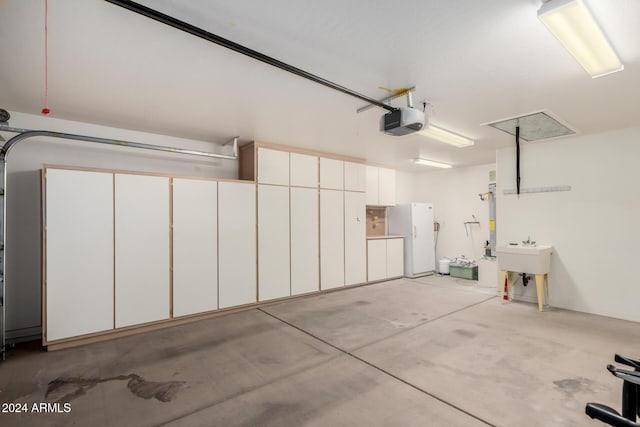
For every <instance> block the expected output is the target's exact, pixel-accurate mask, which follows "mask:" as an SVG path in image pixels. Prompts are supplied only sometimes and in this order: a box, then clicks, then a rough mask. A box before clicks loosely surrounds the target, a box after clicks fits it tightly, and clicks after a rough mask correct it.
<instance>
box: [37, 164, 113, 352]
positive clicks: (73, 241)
mask: <svg viewBox="0 0 640 427" xmlns="http://www.w3.org/2000/svg"><path fill="white" fill-rule="evenodd" d="M45 188H46V199H45V212H46V216H45V224H46V228H45V233H46V259H45V262H46V263H45V269H46V270H45V271H46V285H45V295H46V306H45V308H46V325H45V327H46V330H45V333H46V335H45V338H46V340H47V341H54V340H58V339H62V338H69V337H73V336H77V335H83V334H89V333H93V332H100V331H105V330H108V329H112V328H113V174H110V173H99V172H84V171H68V170H60V169H47V171H46V187H45Z"/></svg>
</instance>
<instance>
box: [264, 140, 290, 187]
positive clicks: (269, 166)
mask: <svg viewBox="0 0 640 427" xmlns="http://www.w3.org/2000/svg"><path fill="white" fill-rule="evenodd" d="M257 164H258V182H259V183H260V184H275V185H289V153H288V152H286V151H278V150H270V149H268V148H262V147H259V148H258V163H257Z"/></svg>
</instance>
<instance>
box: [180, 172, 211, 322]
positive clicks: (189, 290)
mask: <svg viewBox="0 0 640 427" xmlns="http://www.w3.org/2000/svg"><path fill="white" fill-rule="evenodd" d="M217 308H218V183H217V182H215V181H204V180H195V179H177V178H176V179H174V180H173V315H174V317H176V316H185V315H188V314H195V313H202V312H205V311H211V310H216V309H217Z"/></svg>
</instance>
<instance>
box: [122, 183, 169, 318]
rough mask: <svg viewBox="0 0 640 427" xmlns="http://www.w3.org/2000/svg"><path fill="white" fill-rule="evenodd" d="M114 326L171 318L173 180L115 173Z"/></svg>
mask: <svg viewBox="0 0 640 427" xmlns="http://www.w3.org/2000/svg"><path fill="white" fill-rule="evenodd" d="M114 213H115V272H116V280H115V283H116V288H115V292H116V298H115V300H116V327H117V328H120V327H123V326H131V325H137V324H141V323H148V322H153V321H157V320H163V319H168V318H169V305H170V296H169V273H170V263H169V233H170V228H169V178H167V177H162V176H145V175H125V174H116V175H115V205H114Z"/></svg>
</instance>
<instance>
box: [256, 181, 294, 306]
mask: <svg viewBox="0 0 640 427" xmlns="http://www.w3.org/2000/svg"><path fill="white" fill-rule="evenodd" d="M289 273H290V265H289V188H288V187H279V186H273V185H259V186H258V298H259V300H260V301H266V300H270V299H274V298H282V297H286V296H289V295H291V283H290V277H289Z"/></svg>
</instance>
